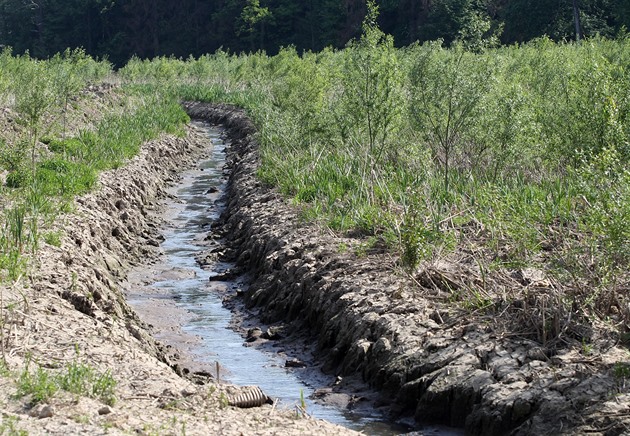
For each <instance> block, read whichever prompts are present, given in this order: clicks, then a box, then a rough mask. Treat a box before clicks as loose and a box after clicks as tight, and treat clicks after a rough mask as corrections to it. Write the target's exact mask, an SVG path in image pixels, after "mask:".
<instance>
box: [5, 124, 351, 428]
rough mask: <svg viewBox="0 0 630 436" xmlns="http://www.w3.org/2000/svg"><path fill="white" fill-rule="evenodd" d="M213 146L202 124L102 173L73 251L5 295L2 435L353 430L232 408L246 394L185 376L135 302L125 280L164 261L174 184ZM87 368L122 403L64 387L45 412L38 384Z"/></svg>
mask: <svg viewBox="0 0 630 436" xmlns="http://www.w3.org/2000/svg"><path fill="white" fill-rule="evenodd" d="M207 145H208V139H207V138H206V137H204V136H203V135H201V134H200V133H199V132H197V131H196V130H195V129H194V128H189V129H188V130H187V136H186V137H184V138H178V137H173V136H167V137H163V138H161V139H160V140H156V141H152V142H150V143H148V144H145V145H144V146H143V148H142V151H141V153H140V155H139V156H137V157H136V158H134V159H133V160H132V161H131V162H130V163H129V164H128V165H126V166H125V167H124V168H120V169H117V170H113V171H109V172H106V173H104V174H102V175H101V177H100V179H99V188H98V189H97V190H96V191H95V192H94V193H92V194H88V195H85V196H83V197H81V198H79V199H78V200H77V201H76V208H75V210H74V211H73V212H72V213H70V214H68V215H66V216H62V217H60V218H59V219H58V220H57V223H56V224H55V225H56V226H58V228H59V229H60V230H62V234H63V236H62V238H61V245H60V246H59V247H56V246H51V245H44V246H43V247H42V248H41V249H40V251H39V252H38V253H37V259H36V261H35V263H36V268H33V269H34V270H35V272H34V273H33V275H31V276H29V278H28V279H22V280H18V282H17V283H15V284H14V285H12V286H10V287H0V291H1V296H0V300H1V304H0V306H1V307H2V317H1V319H2V326H1V327H2V338H1V339H2V354H3V358H4V361H5V362H6V368H4V367H2V368H0V370H1V372H2V377H0V404H1V406H0V414H1V416H2V418H1V419H0V433H3V432H4V431H7V432H9V433H11V432H13V431H15V432H17V431H19V430H25V431H27V432H28V434H78V433H83V434H130V433H136V434H199V435H206V434H227V435H232V434H234V435H240V434H287V435H289V434H317V435H320V434H331V435H332V434H335V435H336V434H340V433H341V434H343V433H353V432H350V431H349V430H346V429H343V428H339V427H337V426H334V425H332V424H329V423H325V422H322V421H316V420H312V419H297V418H296V414H295V411H293V412H291V411H280V410H276V409H272V408H271V406H265V407H261V408H254V409H248V410H243V409H237V408H234V407H228V406H227V401H228V399H229V398H230V397H231V396H235V395H238V394H239V392H241V389H240V388H238V387H234V386H228V385H224V384H215V383H213V381H212V380H210V378H209V377H208V376H207V375H206V376H203V375H201V376H199V377H197V378H196V379H195V382H192V381H191V380H189V379H186V378H183V377H181V376H180V375H178V373H181V372H182V371H180V368H178V367H177V366H176V365H175V364H174V363H173V362H171V361H170V360H169V358H168V357H167V356H166V354H167V353H166V352H165V351H167V350H164V349H163V348H162V346H161V345H160V344H159V343H157V342H156V341H155V340H153V339H152V338H151V336H150V335H149V333H148V326H146V325H145V324H143V323H142V322H141V321H140V320H139V319H138V317H137V316H136V315H135V313H134V312H133V311H132V309H131V308H130V307H129V306H128V304H127V302H126V301H125V299H124V296H123V295H122V292H121V288H120V286H119V283H120V282H121V280H123V279H124V277H125V273H126V271H127V270H128V267H129V266H130V265H133V264H137V263H140V262H147V261H150V259H152V258H153V256H155V255H156V252H157V251H156V250H157V246H158V245H159V242H160V234H159V220H158V216H159V214H157V213H154V212H155V211H157V210H159V199H160V198H161V197H162V196H164V195H165V191H164V188H165V186H166V185H167V184H169V183H172V182H174V181H175V180H176V179H177V172H178V171H179V170H181V169H182V168H184V167H186V166H189V165H192V164H194V163H195V162H198V159H199V157H200V156H201V155H202V154H204V152H205V148H206V147H207ZM27 281H28V282H27ZM75 363H79V364H81V365H85V366H87V367H89V368H91V370H92V371H94V372H95V373H97V374H108V373H109V374H111V376H112V377H113V379H114V380H116V382H117V385H116V387H115V389H114V395H115V397H116V401H115V403H114V404H113V405H110V406H106V405H104V404H103V402H102V401H101V399H99V398H98V397H97V396H96V397H97V398H93V397H95V395H91V393H90V391H89V388H85V389H82V390H80V391H79V392H76V393H68V392H65V391H59V392H57V393H56V394H54V395H53V396H52V397H51V398H50V399H48V400H46V403H45V404H38V405H36V406H33V401H32V400H33V398H34V397H33V393H34V389H35V386H39V383H40V382H42V381H45V380H44V379H45V377H44V378H41V377H40V375H39V374H44V375H46V374H48V375H49V377H50V378H49V380H52V377H53V376H54V374H58V373H64V372H67V371H68V368H70V367H71V366H72V365H73V364H75ZM26 368H28V372H30V374H31V375H32V378H31V379H30V380H39V381H37V382H35V383H34V384H31V386H30V387H26V388H24V387H23V392H22V394H26V396H23V395H18V396H16V395H15V394H16V393H17V392H18V380H20V379H22V380H25V378H24V374H26ZM37 368H40V369H39V370H38V369H37ZM75 375H76V374H75ZM42 377H43V376H42ZM77 377H81V376H80V375H78V376H77ZM79 381H80V380H79Z"/></svg>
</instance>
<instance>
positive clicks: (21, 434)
mask: <svg viewBox="0 0 630 436" xmlns="http://www.w3.org/2000/svg"><path fill="white" fill-rule="evenodd" d="M19 421H20V419H19V418H17V417H15V416H10V415H6V414H3V415H2V421H1V422H0V435H2V436H5V435H6V436H27V435H28V432H27V431H26V430H21V429H19V428H18V427H17V425H18V422H19Z"/></svg>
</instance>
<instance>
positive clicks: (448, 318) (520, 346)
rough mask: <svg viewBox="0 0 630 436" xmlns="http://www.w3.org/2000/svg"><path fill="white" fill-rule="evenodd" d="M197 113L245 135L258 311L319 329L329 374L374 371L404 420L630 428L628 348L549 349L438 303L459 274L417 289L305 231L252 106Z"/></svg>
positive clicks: (244, 196) (245, 208)
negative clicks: (277, 187) (265, 151)
mask: <svg viewBox="0 0 630 436" xmlns="http://www.w3.org/2000/svg"><path fill="white" fill-rule="evenodd" d="M185 107H186V109H187V110H188V112H189V114H191V116H193V117H197V118H203V119H206V120H209V121H211V122H221V123H223V124H224V125H226V126H227V127H228V129H229V132H230V135H231V139H232V141H233V143H232V147H231V150H230V155H229V157H228V161H229V162H230V165H231V169H232V172H231V176H230V181H229V186H228V189H229V202H228V206H227V210H226V213H225V214H224V217H223V223H224V232H225V234H226V235H228V236H229V240H230V247H231V250H229V251H230V253H231V254H232V257H233V258H234V259H235V260H236V261H237V266H238V267H240V268H243V269H245V270H247V271H249V272H251V274H252V282H251V286H250V287H249V289H248V290H247V291H246V292H245V293H244V295H243V298H244V301H245V304H246V305H247V306H248V307H250V308H252V309H259V312H258V316H259V317H260V318H261V320H262V321H263V322H265V323H267V324H273V323H279V322H283V323H289V327H287V328H286V331H293V332H296V331H301V332H304V331H308V332H312V340H313V341H315V342H316V344H317V355H318V356H319V359H320V360H321V362H322V363H323V366H324V369H325V370H326V371H328V372H330V373H333V374H335V375H337V376H346V375H353V374H360V376H361V377H362V379H363V380H364V381H365V382H367V383H369V385H370V386H372V387H373V388H376V389H378V390H379V391H380V392H382V394H383V396H384V397H385V399H386V401H389V402H391V403H393V406H392V407H391V412H392V414H394V415H398V416H400V415H412V416H414V417H415V419H416V420H417V421H418V422H423V423H428V422H431V423H443V424H447V425H451V426H455V427H463V428H465V430H466V432H467V433H470V434H484V435H501V434H506V433H511V434H575V433H586V432H588V433H593V432H595V433H601V434H604V433H605V434H620V433H623V432H627V431H629V430H630V414H628V413H627V410H628V406H629V405H630V398H629V396H628V394H627V392H626V389H625V388H623V386H622V385H623V377H621V378H620V377H619V374H615V367H616V366H618V365H619V362H623V361H627V356H628V352H627V350H625V349H624V348H622V347H619V346H617V345H616V344H608V345H607V346H603V347H602V348H601V351H600V352H598V353H596V354H589V353H586V352H584V350H581V349H580V348H579V347H575V346H566V347H555V348H551V347H547V346H543V345H542V344H541V343H539V342H537V341H535V340H532V339H531V338H528V337H526V336H523V335H521V334H511V333H510V332H509V331H507V332H506V331H505V330H504V329H501V328H498V327H497V326H496V325H495V324H494V323H493V320H492V319H491V318H489V317H485V318H484V317H483V316H472V315H470V312H468V313H466V312H463V311H461V310H455V309H454V308H453V307H451V306H450V305H449V303H448V302H445V301H443V300H439V299H436V298H434V295H435V286H431V283H433V284H434V283H435V281H436V280H437V278H439V277H447V278H448V277H449V274H448V271H443V272H442V273H441V272H440V271H438V270H437V269H436V270H431V269H427V271H426V272H425V273H426V274H425V276H426V277H425V279H426V280H425V281H424V283H422V280H420V281H419V283H412V282H411V281H410V280H409V279H408V277H406V276H405V275H403V274H400V273H398V272H397V271H398V269H397V268H396V265H395V264H394V262H393V261H392V260H391V259H390V257H388V256H387V255H386V254H382V253H381V254H378V253H377V254H370V255H367V256H358V255H356V254H355V253H354V252H353V251H352V250H340V249H339V247H340V246H350V247H352V246H353V244H356V241H354V240H351V239H344V238H341V237H335V236H332V235H330V234H329V233H325V232H323V231H322V229H320V228H318V227H317V226H314V225H306V224H304V223H303V222H301V221H300V220H299V219H298V215H297V211H296V210H295V209H294V208H292V207H291V206H289V205H288V204H287V202H286V201H285V200H283V199H282V198H281V197H280V195H279V194H277V193H276V192H275V191H274V190H273V189H270V188H269V187H267V186H264V185H263V184H262V183H261V182H260V181H259V180H257V178H256V171H257V168H258V165H259V156H258V153H257V144H256V142H255V140H254V139H253V136H252V134H253V132H254V128H253V126H252V124H251V122H250V121H249V120H248V119H247V118H246V117H245V116H244V114H243V113H242V112H240V111H238V110H236V109H234V108H232V107H225V106H223V107H222V106H210V105H205V104H199V103H190V104H186V105H185ZM438 281H439V280H438ZM438 291H439V289H438ZM623 410H625V412H623Z"/></svg>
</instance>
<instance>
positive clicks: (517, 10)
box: [0, 0, 630, 64]
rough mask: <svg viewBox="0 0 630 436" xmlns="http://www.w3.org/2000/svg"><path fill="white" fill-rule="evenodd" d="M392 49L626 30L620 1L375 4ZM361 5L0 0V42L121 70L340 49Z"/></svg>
mask: <svg viewBox="0 0 630 436" xmlns="http://www.w3.org/2000/svg"><path fill="white" fill-rule="evenodd" d="M378 4H379V7H380V11H381V15H380V19H379V21H380V23H379V24H380V26H381V28H382V29H383V30H384V31H385V32H386V33H388V34H391V35H393V36H394V39H395V42H396V44H397V45H408V44H410V43H413V42H414V41H417V40H421V41H422V40H434V39H438V38H441V39H443V40H444V41H445V42H447V43H450V42H452V41H454V40H456V39H460V40H462V39H463V40H466V39H469V38H471V39H479V38H487V37H490V36H495V37H498V38H500V41H501V42H502V43H508V44H509V43H514V42H523V41H527V40H530V39H532V38H535V37H538V36H542V35H548V36H549V37H551V38H553V39H557V40H562V39H572V38H574V37H575V27H574V5H575V7H577V9H578V11H579V17H580V23H581V30H582V32H583V33H584V35H586V36H593V35H596V34H601V35H604V36H615V35H617V34H618V33H619V32H622V31H623V30H622V29H624V26H626V27H630V3H629V2H628V1H627V0H575V1H574V0H535V1H534V0H379V1H378ZM365 10H366V6H365V0H299V1H295V0H213V1H203V0H179V1H177V2H174V1H172V0H0V44H2V45H5V46H11V47H13V48H14V51H15V52H16V53H22V52H25V51H26V50H28V51H29V52H30V54H31V55H33V56H37V57H49V56H51V55H52V54H54V53H56V52H60V51H63V50H64V49H65V48H67V47H83V48H84V49H85V50H86V52H87V53H89V54H92V55H97V56H107V57H108V58H109V59H110V60H112V61H113V62H114V63H117V64H121V63H124V62H125V61H126V60H127V59H129V58H130V57H131V56H132V55H137V56H139V57H141V58H148V57H154V56H159V55H166V56H171V55H172V56H176V57H187V56H189V55H193V56H199V55H201V54H204V53H210V52H214V51H216V50H217V49H219V48H223V49H224V50H230V51H233V52H240V51H255V50H259V49H262V50H265V51H266V52H268V53H271V54H273V53H276V52H277V51H278V49H279V48H280V47H282V46H289V45H294V46H295V47H296V48H297V49H298V50H299V51H301V50H320V49H322V48H324V47H326V46H334V47H341V46H344V45H345V44H346V43H347V42H348V41H349V40H350V39H352V38H354V37H356V36H357V35H358V34H359V32H360V28H361V22H362V20H363V17H364V16H365Z"/></svg>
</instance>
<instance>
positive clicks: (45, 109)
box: [0, 49, 188, 281]
mask: <svg viewBox="0 0 630 436" xmlns="http://www.w3.org/2000/svg"><path fill="white" fill-rule="evenodd" d="M112 74H113V72H112V69H111V65H110V64H109V63H108V62H106V61H97V60H94V59H92V58H91V57H89V56H87V55H85V53H84V52H83V51H82V50H74V51H71V50H66V52H64V53H63V54H59V55H56V56H54V57H53V58H52V59H50V60H47V61H41V60H36V59H32V58H30V57H29V56H28V55H25V56H13V55H12V53H11V51H10V50H9V49H5V50H4V51H3V52H2V54H0V102H1V103H2V106H3V107H4V109H3V119H2V122H3V129H2V132H1V133H0V174H3V176H4V177H2V180H3V181H4V184H3V186H2V187H1V188H0V202H1V203H2V209H1V211H0V281H2V280H5V279H10V280H16V279H17V278H18V277H20V276H23V275H24V274H25V273H26V267H27V261H28V259H29V258H30V257H31V256H32V255H33V254H34V253H35V252H36V251H37V249H38V247H39V246H40V244H41V241H42V240H43V241H45V242H46V243H50V244H59V242H60V238H59V235H58V234H56V233H54V232H49V231H47V227H48V225H49V224H50V223H51V222H52V221H53V220H54V218H55V217H56V216H57V215H58V213H59V212H63V211H67V210H69V209H71V208H72V199H73V198H74V197H75V196H76V195H80V194H83V193H86V192H88V191H90V190H91V189H93V188H94V187H95V186H96V183H97V179H98V172H99V171H103V170H107V169H111V168H116V167H119V166H121V165H122V164H124V162H125V161H126V160H127V159H129V158H132V157H133V156H135V155H136V154H137V153H138V151H139V150H140V146H141V145H142V144H143V143H144V142H146V141H148V140H150V139H153V138H155V137H157V136H158V135H159V134H160V133H162V132H169V133H179V132H181V128H182V126H183V124H185V123H186V122H187V121H188V117H187V116H186V114H185V113H184V112H183V110H182V109H181V108H180V107H179V105H178V104H177V101H175V100H173V99H172V98H166V97H164V96H163V95H161V94H160V93H152V94H144V93H139V92H136V91H135V90H113V89H110V86H108V85H103V81H104V80H106V79H108V78H110V77H111V75H112ZM98 93H101V94H103V95H104V94H107V93H109V94H110V96H109V97H103V98H99V96H98V95H97V94H98ZM86 111H87V112H86ZM95 111H98V112H99V113H95ZM87 113H91V114H92V117H93V119H89V120H85V119H84V116H86V115H87Z"/></svg>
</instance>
